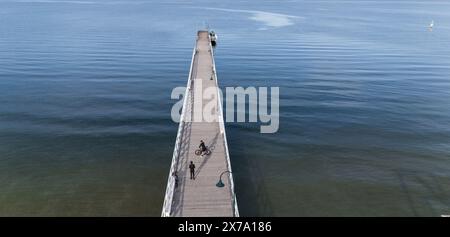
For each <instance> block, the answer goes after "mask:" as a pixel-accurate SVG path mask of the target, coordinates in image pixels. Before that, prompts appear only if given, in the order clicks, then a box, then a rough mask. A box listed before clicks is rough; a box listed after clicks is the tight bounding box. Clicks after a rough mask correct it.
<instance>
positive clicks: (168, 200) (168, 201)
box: [161, 47, 197, 217]
mask: <svg viewBox="0 0 450 237" xmlns="http://www.w3.org/2000/svg"><path fill="white" fill-rule="evenodd" d="M196 50H197V48H196V47H194V50H193V52H192V59H191V67H190V70H189V78H188V82H187V85H186V91H185V92H184V96H183V97H184V98H183V99H184V102H183V107H182V109H181V117H180V123H179V125H178V133H177V138H176V140H175V148H174V150H173V155H172V164H171V165H170V171H169V177H168V179H167V187H166V194H165V197H164V204H163V209H162V213H161V216H162V217H170V216H171V213H172V203H173V196H174V192H175V177H174V175H173V174H174V172H176V171H177V169H178V160H179V156H180V149H181V139H182V137H183V132H184V123H185V114H186V110H187V103H188V101H189V100H190V97H191V93H190V91H191V85H192V68H193V65H194V57H195V53H196Z"/></svg>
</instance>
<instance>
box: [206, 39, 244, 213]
mask: <svg viewBox="0 0 450 237" xmlns="http://www.w3.org/2000/svg"><path fill="white" fill-rule="evenodd" d="M208 38H210V37H209V34H208ZM209 42H210V43H209V51H210V52H211V58H212V62H213V73H214V78H215V79H216V80H215V81H216V88H217V97H218V100H217V103H218V106H217V107H218V108H219V111H218V112H219V114H218V117H219V128H220V132H221V133H222V134H223V142H224V147H225V156H226V158H227V169H228V171H230V172H229V173H228V179H229V182H230V190H231V195H232V199H233V200H232V202H233V203H232V204H231V205H232V207H233V215H234V216H235V217H239V209H238V205H237V198H236V193H235V192H234V181H233V172H232V170H231V161H230V154H229V151H228V142H227V135H226V132H225V122H224V120H223V109H222V96H221V94H220V89H219V84H218V82H217V81H218V80H217V71H216V62H215V60H214V50H213V48H212V44H211V39H209Z"/></svg>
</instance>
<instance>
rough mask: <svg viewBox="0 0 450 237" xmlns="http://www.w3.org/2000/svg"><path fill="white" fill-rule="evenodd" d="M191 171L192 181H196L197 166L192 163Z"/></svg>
mask: <svg viewBox="0 0 450 237" xmlns="http://www.w3.org/2000/svg"><path fill="white" fill-rule="evenodd" d="M189 170H191V179H195V165H194V163H193V162H192V161H191V164H190V165H189Z"/></svg>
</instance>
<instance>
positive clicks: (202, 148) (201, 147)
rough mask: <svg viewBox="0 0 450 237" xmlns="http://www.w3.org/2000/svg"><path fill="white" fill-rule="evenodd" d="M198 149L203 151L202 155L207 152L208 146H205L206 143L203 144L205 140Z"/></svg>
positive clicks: (201, 141)
mask: <svg viewBox="0 0 450 237" xmlns="http://www.w3.org/2000/svg"><path fill="white" fill-rule="evenodd" d="M198 148H200V149H201V150H202V155H203V153H204V152H206V146H205V143H204V142H203V140H200V146H198Z"/></svg>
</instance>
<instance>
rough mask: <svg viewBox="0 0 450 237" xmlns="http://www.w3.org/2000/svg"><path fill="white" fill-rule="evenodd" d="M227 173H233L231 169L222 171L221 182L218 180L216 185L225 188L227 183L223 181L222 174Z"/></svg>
mask: <svg viewBox="0 0 450 237" xmlns="http://www.w3.org/2000/svg"><path fill="white" fill-rule="evenodd" d="M225 173H231V171H229V170H227V171H224V172H222V173H221V174H220V177H219V182H217V184H216V187H218V188H223V187H225V184H224V183H223V182H222V175H223V174H225Z"/></svg>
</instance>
